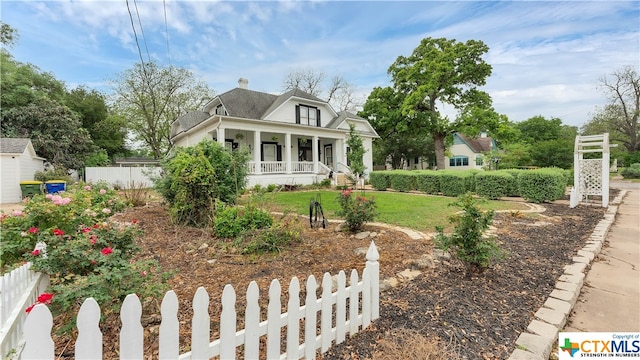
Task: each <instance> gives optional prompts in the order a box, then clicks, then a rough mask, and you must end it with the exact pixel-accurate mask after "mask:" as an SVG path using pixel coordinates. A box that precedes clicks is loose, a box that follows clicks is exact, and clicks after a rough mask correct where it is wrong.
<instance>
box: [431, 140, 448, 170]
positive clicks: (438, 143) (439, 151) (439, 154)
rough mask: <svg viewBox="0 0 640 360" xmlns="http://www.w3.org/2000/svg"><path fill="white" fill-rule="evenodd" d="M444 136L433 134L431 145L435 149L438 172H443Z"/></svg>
mask: <svg viewBox="0 0 640 360" xmlns="http://www.w3.org/2000/svg"><path fill="white" fill-rule="evenodd" d="M445 136H446V134H442V133H436V134H433V143H434V144H435V148H436V165H437V166H438V170H444V169H445V167H444V150H445V148H444V138H445Z"/></svg>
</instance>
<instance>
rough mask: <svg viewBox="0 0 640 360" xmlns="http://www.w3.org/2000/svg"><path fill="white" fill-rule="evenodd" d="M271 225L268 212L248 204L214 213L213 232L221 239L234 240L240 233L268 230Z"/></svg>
mask: <svg viewBox="0 0 640 360" xmlns="http://www.w3.org/2000/svg"><path fill="white" fill-rule="evenodd" d="M272 224H273V217H272V216H271V214H269V213H268V212H266V211H264V210H261V209H258V208H256V207H255V206H254V205H252V204H249V205H247V206H246V207H245V208H238V207H236V206H226V207H224V208H223V210H222V211H216V218H215V220H214V230H215V233H216V235H217V236H219V237H222V238H235V237H237V236H240V235H241V234H242V233H244V232H247V231H250V230H255V229H264V228H268V227H270V226H271V225H272Z"/></svg>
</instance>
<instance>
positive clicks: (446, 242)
mask: <svg viewBox="0 0 640 360" xmlns="http://www.w3.org/2000/svg"><path fill="white" fill-rule="evenodd" d="M480 202H482V200H477V199H475V198H474V197H473V196H472V194H471V193H465V194H463V195H462V196H460V197H459V198H458V200H457V201H456V202H453V203H451V204H450V206H457V207H460V208H462V213H455V214H453V215H451V216H450V217H449V222H450V223H451V224H453V225H454V229H453V233H452V234H450V235H445V234H444V231H443V227H442V226H437V227H436V231H437V232H438V233H437V235H436V237H435V239H434V243H435V245H436V246H437V247H438V248H439V249H441V250H444V251H449V252H451V253H452V255H453V256H455V257H457V258H458V259H460V260H462V262H463V263H464V264H465V265H466V267H467V275H469V274H470V273H471V272H474V271H481V270H483V269H485V268H487V267H489V266H491V265H492V264H494V263H495V262H496V261H497V260H499V259H501V258H502V257H503V256H504V251H503V250H501V249H500V247H499V246H498V243H497V242H496V239H495V237H493V236H485V235H484V232H485V231H487V229H489V225H491V223H492V222H493V216H494V212H493V211H492V210H490V211H482V210H481V209H480V206H479V204H480Z"/></svg>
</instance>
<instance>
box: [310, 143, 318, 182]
mask: <svg viewBox="0 0 640 360" xmlns="http://www.w3.org/2000/svg"><path fill="white" fill-rule="evenodd" d="M311 153H312V157H311V158H312V160H313V173H314V174H317V173H318V161H319V160H318V137H317V136H314V137H313V142H312V143H311Z"/></svg>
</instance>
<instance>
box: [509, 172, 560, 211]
mask: <svg viewBox="0 0 640 360" xmlns="http://www.w3.org/2000/svg"><path fill="white" fill-rule="evenodd" d="M566 187H567V180H566V177H565V174H564V171H563V170H562V169H558V168H545V169H536V170H529V171H525V172H522V173H521V174H520V175H519V176H518V188H519V189H520V194H521V196H522V197H523V198H524V199H525V200H526V201H531V202H534V203H540V202H544V201H553V200H557V199H560V198H561V197H563V196H564V193H565V190H566Z"/></svg>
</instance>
